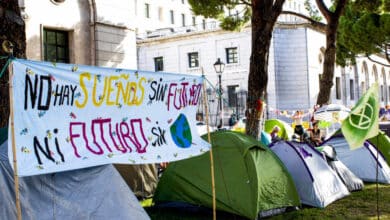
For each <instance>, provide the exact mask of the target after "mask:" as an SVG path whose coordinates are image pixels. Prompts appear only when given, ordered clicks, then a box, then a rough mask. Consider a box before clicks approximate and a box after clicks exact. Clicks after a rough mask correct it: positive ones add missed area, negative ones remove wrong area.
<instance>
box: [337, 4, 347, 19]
mask: <svg viewBox="0 0 390 220" xmlns="http://www.w3.org/2000/svg"><path fill="white" fill-rule="evenodd" d="M347 1H348V0H339V1H337V6H336V10H335V11H334V15H335V16H336V17H338V18H339V17H340V16H341V14H342V13H343V11H344V9H345V5H346V4H347Z"/></svg>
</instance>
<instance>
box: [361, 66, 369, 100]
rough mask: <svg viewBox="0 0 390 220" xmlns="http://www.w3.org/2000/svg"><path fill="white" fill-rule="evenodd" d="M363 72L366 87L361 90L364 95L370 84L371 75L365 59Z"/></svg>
mask: <svg viewBox="0 0 390 220" xmlns="http://www.w3.org/2000/svg"><path fill="white" fill-rule="evenodd" d="M362 74H363V77H362V79H364V80H363V82H364V83H362V85H365V86H364V87H362V88H361V91H362V93H361V94H362V95H363V93H364V92H365V91H366V90H367V89H368V87H369V85H370V76H369V74H368V67H367V63H366V62H365V61H363V65H362Z"/></svg>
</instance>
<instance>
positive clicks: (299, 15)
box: [282, 11, 326, 31]
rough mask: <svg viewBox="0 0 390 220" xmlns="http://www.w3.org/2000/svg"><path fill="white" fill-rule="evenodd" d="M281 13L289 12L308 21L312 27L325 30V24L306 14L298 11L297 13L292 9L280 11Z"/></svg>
mask: <svg viewBox="0 0 390 220" xmlns="http://www.w3.org/2000/svg"><path fill="white" fill-rule="evenodd" d="M282 14H289V15H294V16H297V17H300V18H303V19H305V20H307V21H308V22H310V24H311V25H313V27H316V28H319V29H320V30H323V31H325V30H326V24H324V23H322V22H319V21H316V20H314V19H312V18H310V17H308V16H306V15H303V14H300V13H297V12H294V11H282Z"/></svg>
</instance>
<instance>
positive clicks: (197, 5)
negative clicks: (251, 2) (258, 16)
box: [188, 0, 252, 31]
mask: <svg viewBox="0 0 390 220" xmlns="http://www.w3.org/2000/svg"><path fill="white" fill-rule="evenodd" d="M188 3H190V5H191V8H192V11H193V12H194V14H195V15H203V16H204V17H206V18H214V19H218V20H219V21H220V22H221V24H220V26H221V28H222V29H224V30H230V31H238V30H240V29H241V28H242V27H244V26H245V24H247V23H248V21H250V18H251V14H252V13H251V9H250V7H248V6H246V5H242V2H241V1H240V0H223V1H221V0H188ZM233 9H240V11H236V13H233V14H230V13H226V12H228V11H231V10H233Z"/></svg>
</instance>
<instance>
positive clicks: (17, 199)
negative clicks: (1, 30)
mask: <svg viewBox="0 0 390 220" xmlns="http://www.w3.org/2000/svg"><path fill="white" fill-rule="evenodd" d="M9 59H11V58H9ZM8 75H9V82H8V83H9V95H10V116H11V117H10V120H11V137H12V155H13V165H14V188H15V205H16V213H17V219H18V220H21V219H22V210H21V208H20V195H19V176H18V165H17V158H16V146H15V127H14V108H13V106H14V99H13V97H14V96H13V83H12V78H13V68H12V65H9V66H8Z"/></svg>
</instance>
